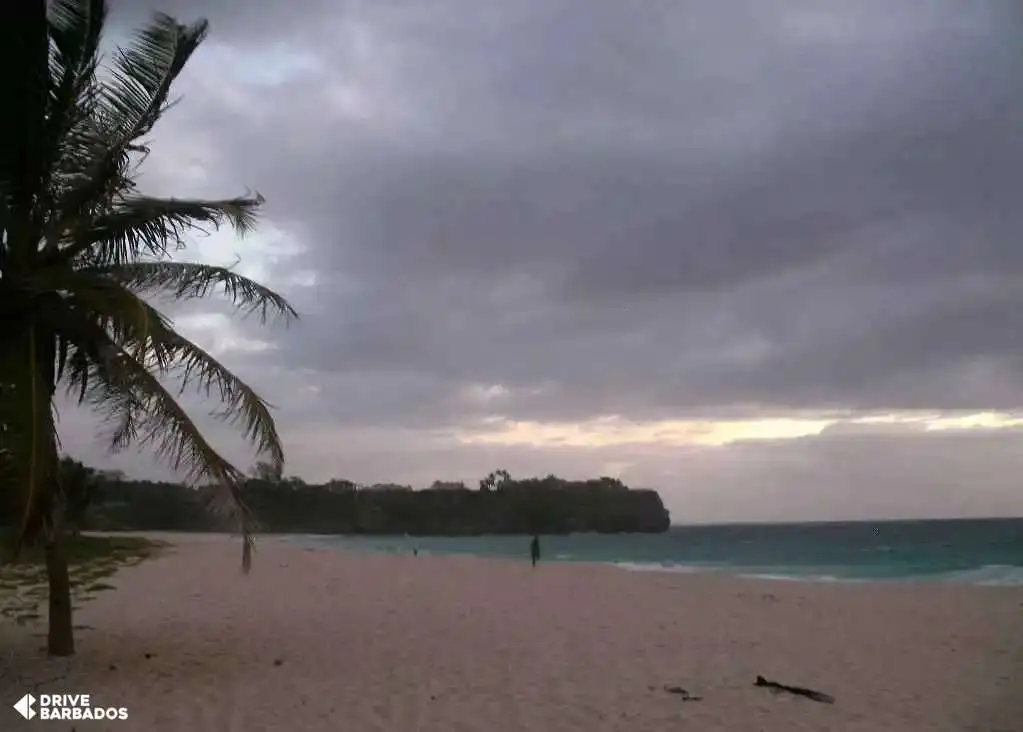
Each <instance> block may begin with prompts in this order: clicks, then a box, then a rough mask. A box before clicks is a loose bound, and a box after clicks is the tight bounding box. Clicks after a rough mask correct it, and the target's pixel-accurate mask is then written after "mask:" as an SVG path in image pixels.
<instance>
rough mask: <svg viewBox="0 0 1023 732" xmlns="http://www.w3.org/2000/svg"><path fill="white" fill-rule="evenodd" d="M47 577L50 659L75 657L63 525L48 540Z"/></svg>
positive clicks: (69, 580)
mask: <svg viewBox="0 0 1023 732" xmlns="http://www.w3.org/2000/svg"><path fill="white" fill-rule="evenodd" d="M46 577H47V579H48V580H49V583H50V620H49V622H50V627H49V633H48V635H47V642H46V650H47V653H49V654H50V655H51V656H73V655H74V653H75V634H74V627H73V625H72V619H71V576H70V574H69V573H68V562H67V555H66V554H65V553H64V542H63V537H62V536H61V531H60V525H59V523H58V525H57V526H55V527H54V531H53V533H52V535H50V536H48V537H47V538H46Z"/></svg>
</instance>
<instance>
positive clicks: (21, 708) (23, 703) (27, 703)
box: [14, 694, 36, 719]
mask: <svg viewBox="0 0 1023 732" xmlns="http://www.w3.org/2000/svg"><path fill="white" fill-rule="evenodd" d="M35 703H36V698H35V697H34V696H32V695H31V694H25V696H23V697H21V698H20V699H18V701H17V702H16V703H15V704H14V711H16V712H17V713H18V714H20V715H21V716H23V717H24V718H25V719H32V718H33V717H35V716H36V710H35V709H33V708H32V705H33V704H35Z"/></svg>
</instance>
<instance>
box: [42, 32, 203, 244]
mask: <svg viewBox="0 0 1023 732" xmlns="http://www.w3.org/2000/svg"><path fill="white" fill-rule="evenodd" d="M207 25H208V24H207V22H206V21H205V20H200V21H198V22H196V23H192V24H191V25H183V24H181V23H178V22H177V21H176V20H175V19H174V18H171V17H170V16H167V15H163V14H157V15H156V16H155V17H154V19H153V20H152V22H151V23H150V24H149V25H148V26H147V27H146V28H144V29H142V30H141V31H140V32H139V34H138V36H137V37H136V38H135V39H134V40H133V41H132V43H131V44H130V45H129V46H127V47H126V48H122V49H119V50H118V53H117V57H116V60H115V62H114V68H113V69H112V75H113V79H112V80H111V81H110V82H108V83H105V84H100V83H99V82H98V81H96V80H95V75H93V76H92V89H93V91H94V92H95V95H94V104H93V108H92V110H91V114H90V115H89V116H88V117H87V118H86V119H85V120H84V121H83V123H82V124H80V125H78V126H76V127H75V128H74V129H73V130H71V132H70V134H69V135H68V137H69V138H70V140H69V142H72V143H73V147H74V149H75V151H76V161H75V165H74V169H73V170H74V172H75V173H76V174H74V175H70V176H69V177H68V180H67V181H66V185H65V186H64V187H63V190H62V191H61V196H60V200H59V202H58V205H57V209H58V210H59V211H60V217H59V222H58V223H56V224H54V226H53V228H54V229H55V231H56V236H58V237H60V238H65V237H66V236H67V233H68V232H69V231H75V232H79V233H80V232H81V230H82V229H83V228H88V226H87V224H85V223H84V222H91V221H92V218H93V216H94V215H96V214H97V213H103V212H105V211H106V210H107V209H108V205H109V203H110V202H111V201H113V200H115V199H116V198H119V197H121V196H124V195H126V194H127V193H129V192H130V191H131V190H133V189H134V187H135V186H134V182H133V181H132V180H131V176H130V175H129V173H130V171H131V169H130V158H131V155H132V154H133V153H144V152H148V148H147V146H146V145H145V144H143V143H141V142H140V138H142V137H143V136H144V135H147V134H148V133H149V132H150V131H151V130H152V129H153V126H154V125H155V124H156V122H157V121H158V120H159V119H160V116H161V115H162V114H163V113H164V112H165V111H166V110H167V108H168V106H169V103H168V95H169V93H170V89H171V85H172V84H173V83H174V81H175V80H176V79H177V77H178V75H179V74H180V73H181V71H182V70H183V69H184V66H185V64H186V63H187V62H188V60H189V58H191V56H192V54H193V53H194V52H195V50H196V49H197V48H198V47H199V45H200V44H201V43H202V41H203V40H204V39H205V37H206V32H207ZM92 243H94V242H89V243H88V244H85V243H81V244H80V245H79V246H78V247H73V248H72V249H71V250H70V251H68V252H65V254H66V255H70V256H66V257H65V258H66V259H72V258H74V257H75V256H77V255H78V254H80V253H81V252H82V251H83V250H84V249H86V248H88V246H89V245H91V244H92Z"/></svg>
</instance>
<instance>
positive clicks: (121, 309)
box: [0, 0, 297, 655]
mask: <svg viewBox="0 0 1023 732" xmlns="http://www.w3.org/2000/svg"><path fill="white" fill-rule="evenodd" d="M0 6H2V10H0V47H2V48H3V52H4V53H6V54H8V55H7V57H6V58H5V61H6V63H5V64H4V65H3V66H6V67H7V68H6V69H4V70H3V71H0V73H2V74H3V76H2V80H0V110H2V111H0V120H2V121H0V125H2V126H0V384H2V385H3V387H4V388H3V389H0V426H2V441H3V445H2V446H0V447H2V448H3V449H4V450H5V451H6V455H5V458H4V460H3V462H2V465H0V467H2V468H3V475H2V476H0V478H2V480H0V490H3V491H5V492H11V493H13V495H14V496H15V497H16V501H15V503H16V505H17V506H20V509H19V511H20V519H19V525H18V526H17V531H16V548H15V551H17V548H19V547H20V546H21V544H22V542H24V541H25V540H26V539H29V538H33V537H34V538H36V539H39V540H41V541H43V543H44V545H45V551H46V560H47V569H48V574H49V578H50V619H49V620H50V628H49V630H50V632H49V652H50V653H51V654H52V655H70V654H71V653H73V652H74V639H73V637H72V630H71V627H72V626H71V605H70V595H69V587H68V576H67V562H66V557H65V556H64V553H63V550H62V548H61V541H60V536H61V522H60V518H59V517H60V513H61V512H60V511H56V510H55V506H56V505H57V503H58V501H59V500H61V496H62V492H61V491H60V488H59V471H58V456H57V451H58V447H59V440H58V437H57V430H56V422H55V414H54V396H55V394H56V390H57V388H58V386H63V387H65V388H67V389H68V390H69V392H70V393H71V394H73V395H74V396H75V397H76V398H77V399H78V401H79V403H80V404H85V405H87V406H89V407H91V408H93V409H95V410H97V411H98V412H99V414H100V415H102V416H103V417H104V418H105V420H106V424H107V425H108V427H109V428H110V431H109V437H110V445H111V447H112V448H113V449H122V448H124V447H127V446H129V445H145V446H149V447H151V448H153V449H155V451H156V453H157V455H158V456H159V457H162V458H164V459H165V460H166V461H167V462H168V463H169V465H170V466H171V467H172V468H174V469H176V470H180V471H182V472H183V473H184V474H185V476H186V477H187V479H188V480H189V481H190V482H192V483H193V484H198V483H207V484H212V485H215V486H216V487H217V489H218V490H217V491H215V492H214V494H215V495H216V496H218V498H219V499H221V500H219V501H218V502H217V506H218V507H222V508H226V509H228V510H230V511H231V512H232V513H233V514H234V515H235V516H236V517H237V518H238V520H239V522H240V526H241V532H242V535H243V537H244V539H245V541H244V542H243V547H244V549H243V560H242V564H243V568H245V569H246V570H247V569H248V566H249V562H250V556H251V534H250V525H249V519H248V514H247V512H246V511H245V510H244V507H243V506H242V503H241V500H240V493H239V490H240V486H241V483H242V482H243V480H244V477H245V476H244V474H243V473H242V471H240V470H239V469H237V468H236V467H235V466H234V465H232V464H231V463H230V462H229V461H228V460H226V459H225V458H224V457H223V456H221V455H220V454H219V453H218V452H217V450H215V449H214V448H213V447H212V446H211V444H210V443H209V442H207V440H206V439H205V438H204V437H203V435H202V434H201V432H200V430H199V429H197V427H196V424H195V423H194V422H193V420H192V418H191V417H190V416H189V415H188V414H187V413H186V412H185V410H184V409H183V408H182V407H181V405H180V404H179V403H178V401H177V400H176V398H175V392H174V391H173V390H172V389H170V388H169V387H168V384H167V383H166V382H167V378H168V377H170V378H172V379H177V380H178V381H179V382H180V386H181V387H182V388H184V387H189V386H191V387H197V388H198V389H199V390H200V391H201V392H202V393H206V394H216V395H217V396H218V397H219V398H220V402H221V407H222V408H221V409H219V410H218V411H217V412H215V413H214V414H215V415H216V416H218V417H219V418H221V419H224V420H227V421H229V422H230V423H232V424H234V425H237V426H238V427H239V428H240V430H241V431H242V432H243V433H244V435H245V437H246V439H248V440H249V441H250V442H252V443H253V444H254V446H255V448H256V451H257V453H258V454H259V455H260V456H261V457H262V458H263V459H264V460H266V461H268V462H269V463H270V464H271V465H274V466H281V465H283V462H284V455H283V450H282V447H281V442H280V439H279V437H278V434H277V429H276V427H275V424H274V420H273V417H272V416H271V413H270V409H269V407H268V405H267V404H266V403H265V402H264V401H263V400H262V399H261V398H260V397H259V396H258V395H257V394H256V393H255V392H254V391H253V390H252V389H251V388H250V387H249V386H247V385H246V384H245V383H244V382H242V381H241V380H240V379H239V378H238V377H237V376H236V375H235V374H233V373H232V372H231V371H230V370H229V369H228V368H227V367H226V366H224V365H223V364H222V363H220V362H219V361H218V360H217V359H215V358H214V357H213V356H212V355H211V354H209V353H208V352H206V351H204V350H203V349H202V348H200V347H199V346H198V345H196V344H195V343H193V342H191V341H189V340H188V339H187V338H185V337H183V336H182V335H181V334H179V333H178V332H177V331H175V329H174V327H173V325H172V323H171V321H170V319H169V318H168V317H166V316H165V315H164V314H162V313H161V312H159V310H157V309H156V308H155V307H154V306H153V305H151V304H150V303H149V302H148V301H147V300H146V299H145V296H149V295H157V294H163V295H170V296H171V297H173V298H175V299H177V300H186V299H191V298H200V297H204V296H206V295H208V294H210V293H212V292H220V293H221V294H224V295H226V296H227V298H228V299H229V300H230V301H231V302H232V303H233V304H234V305H235V306H236V307H238V308H240V309H241V310H243V311H245V312H246V313H252V312H255V313H257V314H258V315H259V316H260V318H261V320H262V321H263V322H265V321H266V320H267V319H268V317H270V316H274V315H276V316H281V317H282V318H283V319H284V320H285V321H290V320H291V319H293V318H295V317H297V315H296V313H295V311H294V310H293V309H292V307H291V306H290V305H289V304H288V303H287V301H286V300H284V298H282V297H281V296H280V295H278V294H277V293H275V292H273V291H272V290H270V289H268V288H266V287H264V286H262V285H260V284H258V283H256V282H253V281H252V280H250V279H247V278H245V277H242V276H240V275H239V274H237V273H236V272H234V271H232V270H231V269H229V268H224V267H216V266H210V265H205V264H190V263H183V262H180V261H172V260H171V256H170V255H171V253H172V251H177V250H180V249H182V248H183V247H184V246H185V238H184V237H185V236H186V235H187V234H188V233H190V232H193V231H196V230H198V231H203V230H204V228H203V227H218V226H220V225H222V224H229V225H231V226H232V227H233V228H234V229H235V230H236V231H238V232H239V233H245V232H246V231H247V230H249V229H250V228H251V227H252V225H253V224H254V222H255V212H256V209H257V208H258V206H259V205H260V204H261V203H262V200H263V199H262V198H261V197H260V196H259V195H258V194H256V195H247V196H242V197H238V198H231V199H225V200H211V201H206V200H191V199H177V198H153V197H149V196H146V195H143V194H142V193H140V192H139V191H138V190H136V185H135V183H134V180H133V179H134V177H135V176H136V173H137V168H138V165H139V164H140V163H141V161H142V160H143V159H144V157H145V155H146V153H148V152H149V148H148V147H147V143H146V141H145V139H144V138H145V137H146V136H147V135H148V134H149V133H150V131H151V130H152V129H153V126H154V125H155V124H156V122H157V121H158V120H159V119H160V117H161V115H162V114H163V112H164V111H165V110H166V109H167V108H168V106H169V104H170V101H169V96H168V95H169V92H170V88H171V86H172V84H173V82H174V80H175V79H176V78H177V76H178V75H179V74H180V73H181V71H182V69H183V68H184V66H185V64H186V63H187V61H188V60H189V58H190V57H191V56H192V54H193V53H194V52H195V50H196V48H198V46H199V45H200V43H201V42H202V41H203V39H204V38H205V37H206V32H207V24H206V22H205V21H199V22H197V23H193V24H191V25H182V24H180V23H178V22H177V21H175V20H174V19H173V18H171V17H169V16H166V15H156V16H155V17H154V18H153V20H152V21H151V22H150V24H149V25H148V26H147V27H145V28H144V29H142V30H141V31H140V32H139V33H138V34H137V36H136V37H135V39H134V40H133V41H132V42H131V43H130V44H129V45H128V46H127V47H125V48H122V49H119V50H118V52H117V53H116V54H115V55H114V56H113V61H112V63H111V64H110V66H109V68H106V69H104V70H102V71H101V69H100V60H101V59H100V50H99V49H100V41H101V38H102V33H103V26H104V21H105V19H106V11H107V7H106V2H105V0H49V1H48V0H23V1H22V2H18V3H0ZM278 470H279V467H278ZM8 495H10V493H9V494H8Z"/></svg>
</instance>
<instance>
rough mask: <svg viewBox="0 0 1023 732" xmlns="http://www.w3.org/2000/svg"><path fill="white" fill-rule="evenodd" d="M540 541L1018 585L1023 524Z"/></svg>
mask: <svg viewBox="0 0 1023 732" xmlns="http://www.w3.org/2000/svg"><path fill="white" fill-rule="evenodd" d="M293 538H294V540H295V541H298V542H300V543H303V544H316V545H325V546H336V547H339V548H344V549H349V550H356V551H370V552H391V553H406V554H410V553H412V551H413V549H418V550H419V553H420V554H471V555H475V556H482V557H510V558H518V559H522V560H524V561H525V560H528V557H529V538H528V537H523V536H477V537H437V536H433V537H406V536H383V537H379V536H377V537H326V536H320V537H312V536H303V537H293ZM541 543H542V547H543V558H544V560H545V561H551V560H555V561H564V562H578V561H582V562H606V563H611V564H616V565H618V566H620V567H623V568H625V569H632V570H652V571H669V572H672V571H673V572H686V571H694V570H701V571H714V572H728V573H734V574H738V575H742V576H747V577H762V578H769V579H779V580H782V579H793V580H819V581H857V580H860V581H862V580H896V579H920V580H934V581H953V582H965V583H971V584H982V585H1023V519H984V520H972V519H971V520H954V521H885V522H848V523H813V524H735V525H728V526H723V525H722V526H678V527H673V528H672V529H671V530H670V531H668V532H666V533H664V534H612V535H599V534H573V535H571V536H542V537H541Z"/></svg>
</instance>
